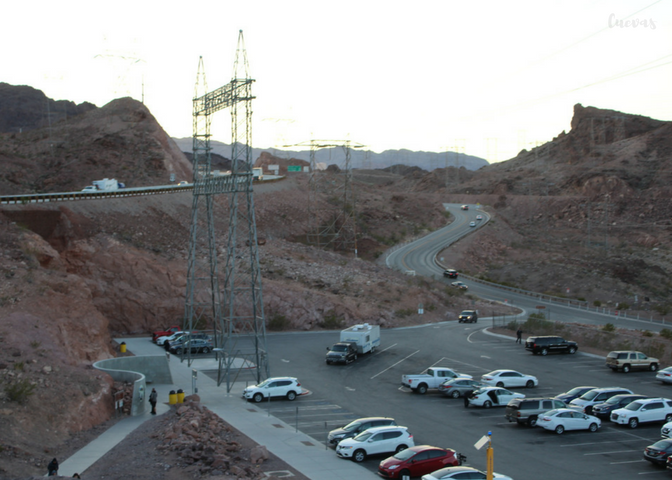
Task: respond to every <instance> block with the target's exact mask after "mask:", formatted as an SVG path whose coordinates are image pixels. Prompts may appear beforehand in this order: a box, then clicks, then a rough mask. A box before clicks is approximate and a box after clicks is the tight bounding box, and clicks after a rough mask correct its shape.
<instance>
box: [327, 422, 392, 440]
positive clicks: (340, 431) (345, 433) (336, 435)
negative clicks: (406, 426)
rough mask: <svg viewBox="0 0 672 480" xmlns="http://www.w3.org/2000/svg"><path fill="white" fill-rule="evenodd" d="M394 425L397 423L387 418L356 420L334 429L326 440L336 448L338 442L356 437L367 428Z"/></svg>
mask: <svg viewBox="0 0 672 480" xmlns="http://www.w3.org/2000/svg"><path fill="white" fill-rule="evenodd" d="M396 424H397V422H395V421H394V418H388V417H366V418H358V419H357V420H354V421H352V422H350V423H348V424H347V425H346V426H344V427H341V428H336V429H334V430H332V431H331V432H329V435H327V440H328V441H329V445H333V446H336V444H338V442H340V441H341V440H343V439H346V438H352V437H354V436H356V435H359V434H360V433H362V432H363V431H364V430H368V429H369V428H374V427H387V426H390V425H396Z"/></svg>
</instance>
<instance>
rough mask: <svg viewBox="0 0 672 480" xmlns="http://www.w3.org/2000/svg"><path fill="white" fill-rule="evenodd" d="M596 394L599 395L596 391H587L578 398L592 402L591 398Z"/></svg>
mask: <svg viewBox="0 0 672 480" xmlns="http://www.w3.org/2000/svg"><path fill="white" fill-rule="evenodd" d="M598 393H600V392H598V391H597V390H588V391H587V392H586V393H584V394H583V395H581V396H580V397H579V398H580V399H582V400H592V399H593V398H595V397H597V395H598Z"/></svg>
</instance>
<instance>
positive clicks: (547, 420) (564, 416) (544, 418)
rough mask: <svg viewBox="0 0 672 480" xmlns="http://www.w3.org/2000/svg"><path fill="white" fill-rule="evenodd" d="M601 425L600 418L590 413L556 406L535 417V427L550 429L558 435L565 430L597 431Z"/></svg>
mask: <svg viewBox="0 0 672 480" xmlns="http://www.w3.org/2000/svg"><path fill="white" fill-rule="evenodd" d="M600 426H602V420H600V419H599V418H597V417H593V416H592V415H586V414H585V413H583V412H578V411H576V410H573V409H571V408H556V409H555V410H550V411H548V412H546V413H542V414H541V415H539V417H537V427H542V428H544V429H546V430H551V431H554V432H555V433H557V434H558V435H560V434H562V433H563V432H565V431H566V430H589V431H591V432H597V430H598V429H599V428H600Z"/></svg>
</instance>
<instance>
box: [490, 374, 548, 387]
mask: <svg viewBox="0 0 672 480" xmlns="http://www.w3.org/2000/svg"><path fill="white" fill-rule="evenodd" d="M481 382H483V383H485V384H486V385H493V386H496V387H506V388H512V387H527V388H532V387H536V386H537V385H539V380H537V377H535V376H533V375H525V374H523V373H520V372H517V371H515V370H493V371H492V372H490V373H486V374H485V375H483V376H482V377H481Z"/></svg>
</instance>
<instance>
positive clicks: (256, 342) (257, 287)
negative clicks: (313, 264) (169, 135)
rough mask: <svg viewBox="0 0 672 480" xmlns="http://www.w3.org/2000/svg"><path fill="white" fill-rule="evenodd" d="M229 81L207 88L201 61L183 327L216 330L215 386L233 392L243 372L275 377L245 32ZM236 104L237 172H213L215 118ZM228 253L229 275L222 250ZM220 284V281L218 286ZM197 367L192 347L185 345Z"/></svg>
mask: <svg viewBox="0 0 672 480" xmlns="http://www.w3.org/2000/svg"><path fill="white" fill-rule="evenodd" d="M233 70H234V71H233V78H232V79H231V81H230V82H229V83H228V84H226V85H224V86H223V87H220V88H218V89H216V90H213V91H211V92H208V88H207V82H206V80H205V69H204V67H203V58H202V57H201V58H200V59H199V65H198V74H197V78H196V94H195V95H194V99H193V132H194V135H193V169H194V178H193V181H194V189H193V202H192V209H191V230H190V239H189V258H188V265H187V293H186V301H185V314H184V321H183V324H184V330H186V331H189V332H192V331H194V330H212V331H213V336H214V346H215V352H216V356H217V359H218V375H217V385H221V384H222V382H224V381H226V385H227V391H230V390H231V387H232V384H233V383H234V382H235V381H236V380H237V379H238V377H239V375H240V374H241V373H243V372H253V373H254V374H255V377H256V381H257V382H260V381H261V380H262V379H263V378H267V377H268V376H269V366H268V354H267V350H266V327H265V321H264V310H263V302H262V289H261V274H260V269H259V251H258V248H257V245H258V244H257V228H256V220H255V216H254V197H253V192H252V123H251V120H252V100H253V99H254V97H253V96H252V83H253V82H254V80H252V79H251V78H250V75H249V66H248V63H247V53H246V51H245V45H244V41H243V32H242V30H241V31H240V32H239V35H238V47H237V50H236V59H235V63H234V68H233ZM226 108H230V109H231V173H230V174H226V175H213V173H214V172H212V169H211V147H210V137H211V134H210V127H211V115H212V114H214V113H216V112H218V111H220V110H223V109H226ZM221 198H225V199H228V222H224V223H225V225H221V226H220V227H221V228H220V230H222V231H223V232H222V233H223V235H222V239H223V241H222V242H221V245H222V246H221V247H220V244H219V243H218V239H219V236H218V229H217V225H216V220H217V218H218V217H216V216H215V212H214V210H215V206H218V207H221V206H223V205H222V204H225V200H222V201H219V202H217V201H216V200H217V199H221ZM219 254H225V256H226V260H225V266H224V270H223V278H220V275H219V271H218V255H219ZM220 284H221V285H220ZM184 352H185V353H184V354H183V356H182V360H184V359H185V358H186V359H187V361H188V362H189V364H191V361H192V355H191V353H192V352H191V349H189V348H186V349H184Z"/></svg>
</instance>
